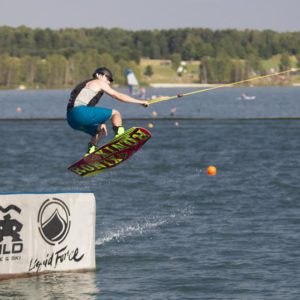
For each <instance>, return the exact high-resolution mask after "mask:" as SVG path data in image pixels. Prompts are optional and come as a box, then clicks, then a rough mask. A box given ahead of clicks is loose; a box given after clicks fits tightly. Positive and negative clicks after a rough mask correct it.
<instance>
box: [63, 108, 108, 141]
mask: <svg viewBox="0 0 300 300" xmlns="http://www.w3.org/2000/svg"><path fill="white" fill-rule="evenodd" d="M111 115H112V109H109V108H104V107H95V106H76V107H74V108H72V109H71V110H70V111H68V112H67V121H68V124H69V125H70V127H72V128H73V129H75V130H80V131H84V132H86V133H87V134H90V135H91V136H94V135H95V134H96V133H97V128H98V126H99V125H100V124H103V123H105V122H106V121H108V120H109V119H110V118H111Z"/></svg>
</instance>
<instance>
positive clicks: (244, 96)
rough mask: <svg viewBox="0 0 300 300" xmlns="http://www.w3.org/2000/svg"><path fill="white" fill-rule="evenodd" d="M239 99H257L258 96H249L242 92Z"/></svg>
mask: <svg viewBox="0 0 300 300" xmlns="http://www.w3.org/2000/svg"><path fill="white" fill-rule="evenodd" d="M238 99H239V100H255V99H256V96H249V95H247V94H245V93H243V94H241V96H240V97H239V98H238Z"/></svg>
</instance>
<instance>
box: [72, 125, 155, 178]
mask: <svg viewBox="0 0 300 300" xmlns="http://www.w3.org/2000/svg"><path fill="white" fill-rule="evenodd" d="M150 137H151V133H150V132H149V131H148V130H147V129H145V128H142V127H132V128H130V129H128V130H126V131H125V132H124V133H123V134H121V135H120V136H118V137H117V138H114V139H113V140H111V141H110V142H108V143H107V144H105V145H103V146H101V147H100V148H98V149H97V150H96V151H94V152H93V153H91V154H89V155H88V156H85V157H83V158H82V159H80V160H79V161H77V162H76V163H74V164H72V165H71V166H69V167H68V170H70V171H71V172H73V173H75V174H76V175H79V176H81V177H88V176H93V175H97V174H99V173H102V172H104V171H106V170H108V169H111V168H113V167H115V166H117V165H119V164H120V163H122V162H123V161H125V160H127V159H128V158H130V157H131V156H132V155H133V154H134V153H135V152H137V151H138V150H139V149H140V148H141V147H142V146H143V145H144V144H145V143H146V142H147V141H148V140H149V139H150Z"/></svg>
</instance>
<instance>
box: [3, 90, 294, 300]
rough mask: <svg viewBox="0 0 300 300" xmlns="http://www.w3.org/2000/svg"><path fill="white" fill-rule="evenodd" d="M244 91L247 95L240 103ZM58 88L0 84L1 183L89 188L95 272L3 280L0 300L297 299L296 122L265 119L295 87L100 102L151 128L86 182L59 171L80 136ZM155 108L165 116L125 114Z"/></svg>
mask: <svg viewBox="0 0 300 300" xmlns="http://www.w3.org/2000/svg"><path fill="white" fill-rule="evenodd" d="M184 91H189V90H184ZM245 91H246V92H247V93H248V94H251V95H255V96H256V99H255V100H253V101H250V100H248V101H242V100H239V99H238V98H239V96H240V94H241V93H242V92H245ZM149 92H150V93H151V94H167V95H173V94H177V93H178V92H180V90H179V89H165V90H154V89H153V90H150V91H149ZM67 96H68V91H25V92H20V91H1V92H0V105H1V113H0V115H1V116H0V118H1V119H2V120H1V121H0V135H1V148H0V153H1V157H2V159H1V160H0V171H1V172H0V182H1V190H0V191H1V192H57V191H59V192H64V191H66V192H67V191H85V192H86V191H92V192H94V194H95V196H96V200H97V225H96V263H97V270H96V272H87V273H73V274H72V273H69V274H51V275H43V276H40V277H33V278H30V279H28V278H27V279H18V280H9V281H2V282H0V298H1V299H118V300H119V299H178V300H179V299H180V300H181V299H272V300H273V299H280V300H281V299H299V297H300V254H299V253H300V252H299V249H300V217H299V215H300V201H299V200H300V199H299V197H300V196H299V195H300V186H299V178H300V171H299V170H300V159H299V149H300V141H299V138H298V136H299V132H300V120H298V119H264V118H289V117H292V118H299V117H300V89H299V88H252V89H223V90H222V91H221V90H218V91H215V92H211V93H206V94H204V93H203V94H199V95H194V96H191V97H186V98H183V99H180V100H174V101H169V102H168V101H167V102H164V103H161V104H157V105H153V106H150V107H149V108H148V109H144V108H142V107H139V106H136V105H123V104H119V103H118V102H115V101H113V100H109V99H108V98H106V99H104V101H103V103H104V104H105V105H106V106H110V107H117V108H119V109H120V110H122V111H123V115H124V116H125V117H126V118H127V120H125V122H124V123H125V126H126V127H127V128H128V127H131V126H137V125H138V126H143V127H147V126H148V123H149V122H151V123H153V125H154V127H153V128H152V129H150V131H151V132H152V138H151V140H150V141H149V142H148V143H147V144H146V145H145V146H144V147H143V149H142V150H141V151H139V152H138V153H136V154H135V155H134V156H133V157H132V158H131V159H130V160H129V161H127V162H125V163H124V164H122V165H120V166H119V167H117V168H115V169H113V170H111V171H109V172H106V173H103V174H101V175H98V176H95V177H92V178H86V179H85V178H77V177H76V175H74V174H72V173H71V172H68V171H67V169H66V167H67V166H68V165H69V164H70V163H72V162H74V161H76V160H77V159H78V158H79V157H80V156H81V155H82V154H83V153H84V152H85V151H86V144H87V141H88V136H87V135H85V134H83V133H80V132H75V131H73V130H72V129H70V128H69V127H68V126H67V124H66V122H65V120H63V118H64V114H65V111H64V110H65V106H66V99H67ZM115 104H116V105H115ZM17 107H20V108H21V112H20V111H19V112H18V111H16V108H17ZM174 107H176V113H175V116H173V117H172V118H170V109H171V108H174ZM153 111H155V112H156V113H157V115H158V117H168V120H160V119H159V120H158V119H155V118H154V119H152V120H148V119H144V120H129V118H135V117H143V118H148V117H151V116H152V113H153ZM190 117H192V118H193V119H188V118H190ZM30 118H31V119H30ZM32 118H48V119H45V120H35V119H32ZM51 118H57V119H58V120H50V119H51ZM198 118H199V119H198ZM201 118H211V119H209V120H206V119H201ZM252 118H257V119H252ZM261 118H262V119H261ZM22 119H24V120H22ZM25 119H26V120H25ZM28 119H29V120H28ZM176 122H177V123H176ZM109 129H110V128H109ZM111 137H112V133H111V130H110V136H109V137H108V138H111ZM108 138H107V139H108ZM209 165H215V166H216V167H217V170H218V173H217V176H214V177H210V176H208V175H207V174H206V168H207V167H208V166H209Z"/></svg>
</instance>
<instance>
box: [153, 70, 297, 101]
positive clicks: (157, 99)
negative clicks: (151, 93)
mask: <svg viewBox="0 0 300 300" xmlns="http://www.w3.org/2000/svg"><path fill="white" fill-rule="evenodd" d="M299 70H300V68H292V69H290V70H287V71H282V72H278V73H273V74H268V75H262V76H257V77H253V78H250V79H246V80H241V81H237V82H233V83H226V84H221V85H218V86H213V87H210V88H206V89H201V90H197V91H193V92H189V93H185V94H177V95H176V96H171V97H166V98H156V99H152V100H149V101H148V104H149V105H150V104H154V103H158V102H162V101H168V100H172V99H175V98H181V97H184V96H190V95H194V94H198V93H204V92H208V91H212V90H216V89H220V88H223V87H229V86H235V85H238V84H242V83H245V82H250V81H254V80H258V79H263V78H268V77H272V76H276V75H282V74H286V73H289V72H297V71H299Z"/></svg>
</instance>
